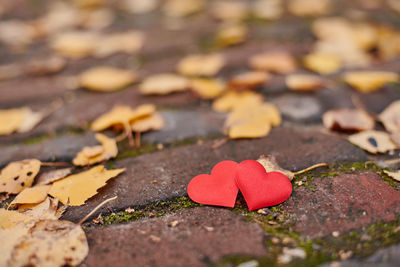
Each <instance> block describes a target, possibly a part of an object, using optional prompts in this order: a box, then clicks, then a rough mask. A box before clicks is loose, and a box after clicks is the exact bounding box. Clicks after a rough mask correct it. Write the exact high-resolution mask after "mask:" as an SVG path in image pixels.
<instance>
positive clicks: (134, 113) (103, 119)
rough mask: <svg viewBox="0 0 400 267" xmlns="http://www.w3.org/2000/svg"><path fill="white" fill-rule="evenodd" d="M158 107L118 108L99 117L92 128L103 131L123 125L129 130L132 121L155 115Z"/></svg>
mask: <svg viewBox="0 0 400 267" xmlns="http://www.w3.org/2000/svg"><path fill="white" fill-rule="evenodd" d="M155 110H156V107H155V106H154V105H150V104H145V105H141V106H138V107H137V108H135V109H132V108H131V107H128V106H116V107H114V108H113V109H112V110H110V111H109V112H107V113H105V114H103V115H101V116H100V117H98V118H97V119H96V120H95V121H94V122H93V123H92V126H91V129H92V130H93V131H102V130H105V129H107V128H109V127H111V126H113V125H122V126H123V127H127V126H128V128H129V123H130V122H131V121H132V120H135V119H139V118H142V117H146V116H149V115H151V114H152V113H154V112H155Z"/></svg>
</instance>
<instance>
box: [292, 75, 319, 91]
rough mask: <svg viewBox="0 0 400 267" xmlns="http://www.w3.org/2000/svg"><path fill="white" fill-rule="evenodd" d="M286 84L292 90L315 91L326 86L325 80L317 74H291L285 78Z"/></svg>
mask: <svg viewBox="0 0 400 267" xmlns="http://www.w3.org/2000/svg"><path fill="white" fill-rule="evenodd" d="M285 82H286V86H287V87H288V88H289V89H290V90H292V91H301V92H315V91H317V90H319V89H320V88H321V87H323V86H324V81H323V80H322V79H321V78H320V77H319V76H316V75H310V74H290V75H288V76H286V78H285Z"/></svg>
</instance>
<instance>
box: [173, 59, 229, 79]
mask: <svg viewBox="0 0 400 267" xmlns="http://www.w3.org/2000/svg"><path fill="white" fill-rule="evenodd" d="M224 65H225V60H224V58H223V57H222V56H221V55H220V54H209V55H200V54H195V55H189V56H186V57H185V58H183V59H181V60H180V61H179V63H178V66H177V69H178V72H179V73H180V74H182V75H186V76H214V75H215V74H217V73H218V72H219V71H220V70H221V69H222V67H223V66H224Z"/></svg>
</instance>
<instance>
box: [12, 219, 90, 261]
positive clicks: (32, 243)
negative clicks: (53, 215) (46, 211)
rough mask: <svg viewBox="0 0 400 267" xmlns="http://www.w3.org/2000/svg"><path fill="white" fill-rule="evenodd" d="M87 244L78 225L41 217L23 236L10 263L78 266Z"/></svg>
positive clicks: (85, 251)
mask: <svg viewBox="0 0 400 267" xmlns="http://www.w3.org/2000/svg"><path fill="white" fill-rule="evenodd" d="M88 252H89V246H88V243H87V240H86V236H85V233H84V232H83V230H82V228H81V226H80V225H76V224H74V223H72V222H69V221H59V220H42V221H39V222H37V223H36V224H35V225H34V226H33V227H32V228H31V229H30V230H29V233H28V234H27V235H25V236H23V237H22V238H21V239H20V241H19V243H18V245H17V246H16V247H15V248H14V250H13V252H12V256H11V259H10V261H9V264H10V266H60V267H61V266H77V265H78V264H80V263H81V262H82V261H83V260H84V259H85V258H86V256H87V254H88Z"/></svg>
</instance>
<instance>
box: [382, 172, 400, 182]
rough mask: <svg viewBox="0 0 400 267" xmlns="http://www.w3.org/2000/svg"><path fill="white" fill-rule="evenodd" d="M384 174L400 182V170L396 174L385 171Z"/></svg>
mask: <svg viewBox="0 0 400 267" xmlns="http://www.w3.org/2000/svg"><path fill="white" fill-rule="evenodd" d="M383 172H384V173H386V174H387V175H389V176H390V177H392V178H393V179H395V180H396V181H398V182H400V170H398V171H395V172H391V171H388V170H384V171H383Z"/></svg>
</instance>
